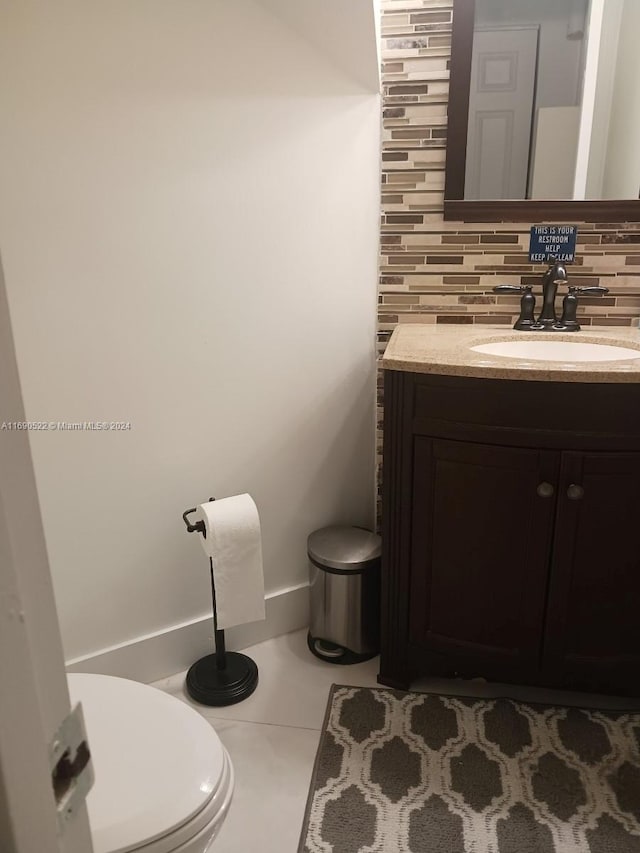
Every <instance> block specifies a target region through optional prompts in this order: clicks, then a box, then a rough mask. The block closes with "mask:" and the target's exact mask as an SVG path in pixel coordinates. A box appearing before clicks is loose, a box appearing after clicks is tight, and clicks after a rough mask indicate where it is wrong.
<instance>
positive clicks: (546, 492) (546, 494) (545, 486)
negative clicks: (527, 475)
mask: <svg viewBox="0 0 640 853" xmlns="http://www.w3.org/2000/svg"><path fill="white" fill-rule="evenodd" d="M536 492H537V493H538V497H539V498H551V497H553V486H552V485H551V483H540V485H539V486H538V488H537V489H536Z"/></svg>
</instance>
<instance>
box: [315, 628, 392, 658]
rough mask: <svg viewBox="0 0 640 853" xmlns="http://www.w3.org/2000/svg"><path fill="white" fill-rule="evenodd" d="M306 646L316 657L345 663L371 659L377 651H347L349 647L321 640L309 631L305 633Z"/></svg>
mask: <svg viewBox="0 0 640 853" xmlns="http://www.w3.org/2000/svg"><path fill="white" fill-rule="evenodd" d="M307 646H308V647H309V651H310V652H312V654H314V655H315V656H316V657H317V658H320V660H323V661H328V662H330V663H341V664H347V665H348V664H352V663H362V662H363V661H365V660H371V658H374V657H375V656H376V655H377V652H369V653H367V654H363V655H358V654H356V653H355V652H351V651H349V649H343V648H342V646H337V645H336V644H335V643H331V642H329V640H321V639H319V638H315V637H312V636H311V632H310V631H309V632H308V633H307Z"/></svg>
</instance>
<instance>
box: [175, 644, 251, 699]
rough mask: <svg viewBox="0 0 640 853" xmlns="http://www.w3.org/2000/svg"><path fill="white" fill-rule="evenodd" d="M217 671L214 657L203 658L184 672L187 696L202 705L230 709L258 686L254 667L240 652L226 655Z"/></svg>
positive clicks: (248, 658)
mask: <svg viewBox="0 0 640 853" xmlns="http://www.w3.org/2000/svg"><path fill="white" fill-rule="evenodd" d="M224 660H225V667H224V669H219V668H218V666H219V663H220V661H219V658H218V656H217V655H215V654H213V655H206V656H205V657H203V658H200V660H198V661H196V662H195V663H194V664H193V666H191V667H190V669H189V671H188V672H187V679H186V683H187V692H188V693H189V696H191V698H192V699H195V700H196V702H200V703H201V704H202V705H217V706H221V705H234V704H235V703H236V702H242V700H243V699H246V698H247V696H251V694H252V693H253V691H254V690H255V689H256V687H257V686H258V667H257V666H256V665H255V663H254V662H253V661H252V660H251V658H250V657H247V656H246V655H242V654H240V652H226V653H225V655H224Z"/></svg>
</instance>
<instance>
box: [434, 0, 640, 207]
mask: <svg viewBox="0 0 640 853" xmlns="http://www.w3.org/2000/svg"><path fill="white" fill-rule="evenodd" d="M639 31H640V2H638V0H536V2H535V3H532V2H531V0H454V2H453V37H452V50H451V67H450V73H451V78H450V89H449V118H448V134H447V160H446V172H445V195H444V218H445V219H449V220H460V221H467V222H500V221H507V222H532V221H537V220H542V219H547V220H549V219H551V220H553V219H556V220H564V221H567V220H571V219H573V220H576V221H579V220H581V221H586V222H625V221H640V200H639V195H640V86H638V82H637V81H638V80H639V79H640V50H638V47H637V35H636V34H637V32H639Z"/></svg>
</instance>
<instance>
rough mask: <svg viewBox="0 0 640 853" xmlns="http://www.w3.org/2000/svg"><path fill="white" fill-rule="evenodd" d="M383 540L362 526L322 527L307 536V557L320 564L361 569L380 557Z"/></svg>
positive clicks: (337, 567) (330, 566) (355, 569)
mask: <svg viewBox="0 0 640 853" xmlns="http://www.w3.org/2000/svg"><path fill="white" fill-rule="evenodd" d="M381 550H382V540H381V538H380V537H379V536H378V534H377V533H372V532H371V531H370V530H365V529H364V528H363V527H323V528H322V529H321V530H316V531H315V532H314V533H311V534H310V535H309V538H308V539H307V551H308V554H309V558H310V559H311V560H312V561H313V562H314V563H317V564H318V565H320V566H327V567H328V568H331V569H342V571H353V572H360V571H362V570H363V569H364V568H366V567H367V566H369V565H373V564H374V563H376V562H377V561H378V560H379V559H380V553H381Z"/></svg>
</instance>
